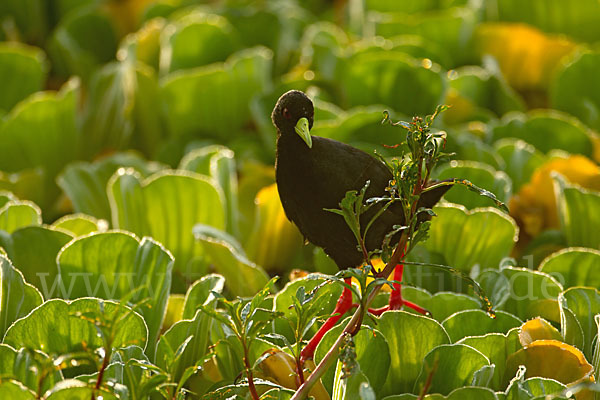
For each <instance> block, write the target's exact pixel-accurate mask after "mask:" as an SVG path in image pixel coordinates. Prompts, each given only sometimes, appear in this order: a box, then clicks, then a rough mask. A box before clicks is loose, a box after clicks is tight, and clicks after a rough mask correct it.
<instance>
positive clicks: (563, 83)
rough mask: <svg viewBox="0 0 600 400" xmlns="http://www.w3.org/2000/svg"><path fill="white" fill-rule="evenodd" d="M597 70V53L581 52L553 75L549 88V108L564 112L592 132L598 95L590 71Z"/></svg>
mask: <svg viewBox="0 0 600 400" xmlns="http://www.w3.org/2000/svg"><path fill="white" fill-rule="evenodd" d="M598 66H600V53H598V52H582V53H580V54H578V55H577V56H576V57H574V59H572V60H571V62H570V63H568V64H567V65H566V66H565V67H564V68H563V69H562V70H560V71H559V72H558V73H557V74H556V75H555V77H554V81H553V82H552V85H551V87H550V99H551V104H552V108H556V109H558V110H562V111H566V112H568V113H569V114H572V115H574V116H576V117H577V118H579V119H580V120H581V121H582V122H583V123H585V124H586V125H588V126H589V127H591V128H592V129H596V130H598V129H600V95H599V94H598V91H596V90H595V85H596V84H597V79H598V78H597V77H596V75H594V73H593V71H595V70H597V68H598ZM590 74H591V75H590Z"/></svg>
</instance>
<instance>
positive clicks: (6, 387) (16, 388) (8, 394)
mask: <svg viewBox="0 0 600 400" xmlns="http://www.w3.org/2000/svg"><path fill="white" fill-rule="evenodd" d="M0 397H2V398H3V399H18V400H35V398H36V397H35V392H34V391H32V390H30V389H28V388H27V387H25V386H24V385H23V384H22V383H21V382H18V381H10V380H4V381H2V383H0Z"/></svg>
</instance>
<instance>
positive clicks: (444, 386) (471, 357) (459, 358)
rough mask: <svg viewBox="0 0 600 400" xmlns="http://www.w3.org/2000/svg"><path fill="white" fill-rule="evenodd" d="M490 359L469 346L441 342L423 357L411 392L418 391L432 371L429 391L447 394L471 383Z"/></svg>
mask: <svg viewBox="0 0 600 400" xmlns="http://www.w3.org/2000/svg"><path fill="white" fill-rule="evenodd" d="M489 364H490V361H489V360H488V358H487V357H486V356H484V355H483V354H481V353H480V352H479V351H477V350H475V349H474V348H472V347H470V346H466V345H464V344H443V345H440V346H437V347H436V348H434V349H433V350H431V351H430V352H429V353H428V354H427V355H426V356H425V358H424V359H423V366H422V369H421V373H420V374H419V377H418V378H417V381H416V382H415V387H414V389H413V393H420V391H421V389H422V388H423V386H424V385H425V382H426V381H427V380H428V378H429V374H431V373H433V379H432V380H431V383H430V385H431V386H429V392H430V393H441V394H449V393H450V392H451V391H452V390H454V389H458V388H460V387H462V386H467V385H469V384H471V382H472V381H473V379H474V375H475V373H476V372H477V371H478V370H479V369H481V368H482V367H484V366H486V365H489Z"/></svg>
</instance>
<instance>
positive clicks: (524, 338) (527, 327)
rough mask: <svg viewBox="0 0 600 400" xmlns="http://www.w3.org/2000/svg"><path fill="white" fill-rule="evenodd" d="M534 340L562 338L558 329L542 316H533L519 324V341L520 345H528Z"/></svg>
mask: <svg viewBox="0 0 600 400" xmlns="http://www.w3.org/2000/svg"><path fill="white" fill-rule="evenodd" d="M536 340H559V341H560V340H562V336H561V334H560V332H559V331H558V329H556V328H555V327H553V326H552V325H551V324H550V323H549V322H548V321H546V320H545V319H543V318H534V319H532V320H529V321H527V322H525V323H524V324H523V325H521V328H520V330H519V341H520V342H521V345H522V346H528V345H530V344H531V343H533V342H535V341H536Z"/></svg>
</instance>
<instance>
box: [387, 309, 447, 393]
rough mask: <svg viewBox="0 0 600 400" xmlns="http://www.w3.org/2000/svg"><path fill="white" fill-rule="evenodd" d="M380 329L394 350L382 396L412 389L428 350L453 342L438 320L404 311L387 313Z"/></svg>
mask: <svg viewBox="0 0 600 400" xmlns="http://www.w3.org/2000/svg"><path fill="white" fill-rule="evenodd" d="M377 329H378V330H379V331H381V333H383V336H384V337H385V339H386V341H387V343H388V346H389V348H390V349H394V351H393V352H391V353H390V356H391V364H390V368H389V372H388V374H387V379H386V381H385V384H384V385H383V387H382V388H381V392H380V395H381V396H385V395H390V394H394V393H398V392H405V393H406V392H411V391H412V390H413V385H414V383H415V381H416V379H417V378H418V376H419V374H420V371H421V364H422V362H423V359H424V358H425V356H426V355H427V353H429V352H430V351H431V350H433V349H434V348H435V347H437V346H439V345H441V344H447V343H449V342H450V339H449V337H448V334H447V333H446V331H445V330H444V328H443V327H442V325H440V324H439V323H438V322H436V321H435V320H432V319H430V318H426V317H423V316H419V315H415V314H410V313H407V312H404V311H388V312H385V313H384V314H383V315H382V316H381V318H380V319H379V321H378V325H377Z"/></svg>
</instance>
